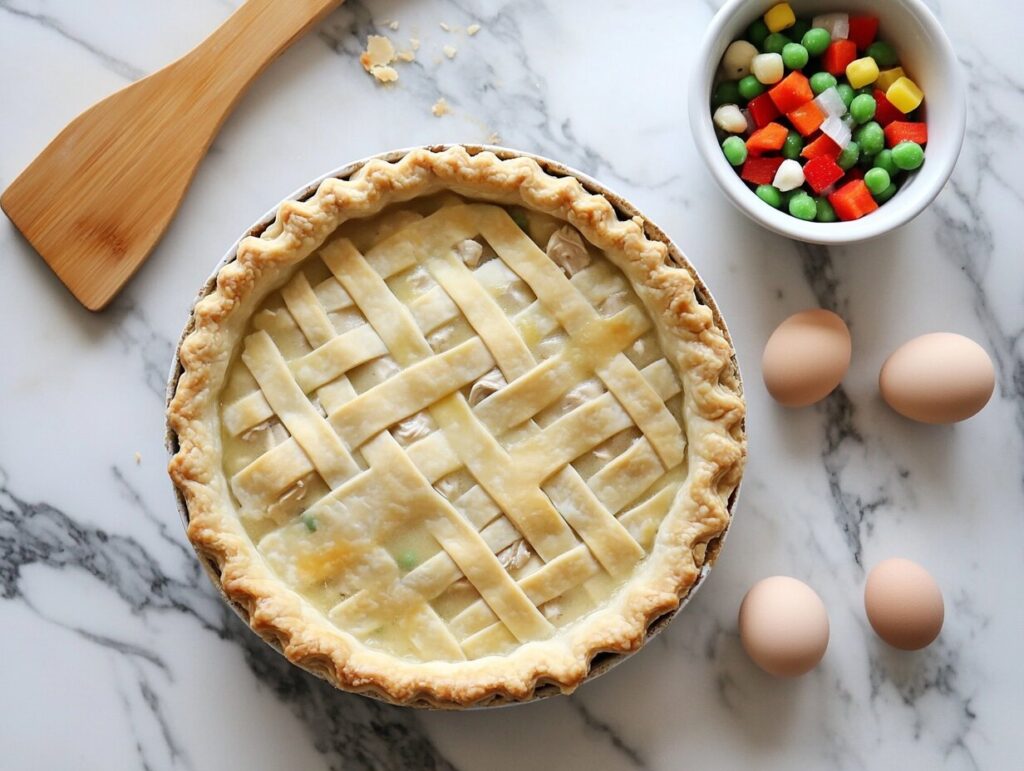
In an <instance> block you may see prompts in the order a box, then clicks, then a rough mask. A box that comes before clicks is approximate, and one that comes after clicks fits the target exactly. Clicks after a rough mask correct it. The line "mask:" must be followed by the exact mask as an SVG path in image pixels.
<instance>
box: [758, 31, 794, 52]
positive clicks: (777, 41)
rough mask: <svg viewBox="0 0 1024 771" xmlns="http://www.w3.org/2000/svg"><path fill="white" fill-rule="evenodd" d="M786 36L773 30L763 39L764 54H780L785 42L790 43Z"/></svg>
mask: <svg viewBox="0 0 1024 771" xmlns="http://www.w3.org/2000/svg"><path fill="white" fill-rule="evenodd" d="M792 42H793V41H792V40H790V39H789V38H788V37H786V36H785V35H783V34H782V33H781V32H773V33H771V34H770V35H769V36H768V37H766V38H765V39H764V52H765V53H766V54H781V53H782V49H783V48H785V47H786V44H787V43H792Z"/></svg>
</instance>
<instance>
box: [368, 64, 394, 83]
mask: <svg viewBox="0 0 1024 771" xmlns="http://www.w3.org/2000/svg"><path fill="white" fill-rule="evenodd" d="M370 74H371V75H373V77H375V78H376V79H377V80H378V81H379V82H381V83H394V82H395V81H396V80H398V70H396V69H395V68H394V67H389V66H387V65H379V66H377V67H374V68H373V69H371V70H370Z"/></svg>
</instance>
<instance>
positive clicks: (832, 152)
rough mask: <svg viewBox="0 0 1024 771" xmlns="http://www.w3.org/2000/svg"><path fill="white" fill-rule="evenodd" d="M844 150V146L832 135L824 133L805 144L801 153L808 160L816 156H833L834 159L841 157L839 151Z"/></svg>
mask: <svg viewBox="0 0 1024 771" xmlns="http://www.w3.org/2000/svg"><path fill="white" fill-rule="evenodd" d="M842 151H843V150H842V148H841V147H840V146H839V145H837V144H836V143H835V141H833V139H832V137H830V136H828V134H822V135H821V136H819V137H818V138H817V139H815V140H814V141H812V142H808V143H807V144H806V145H804V149H803V150H802V151H801V153H800V155H801V156H803V157H804V158H807V159H808V160H813V159H815V158H832V159H833V160H834V159H836V158H838V157H839V153H841V152H842Z"/></svg>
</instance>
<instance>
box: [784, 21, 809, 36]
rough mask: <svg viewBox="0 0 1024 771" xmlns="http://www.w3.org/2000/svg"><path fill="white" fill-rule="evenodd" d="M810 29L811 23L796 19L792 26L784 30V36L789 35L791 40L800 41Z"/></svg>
mask: <svg viewBox="0 0 1024 771" xmlns="http://www.w3.org/2000/svg"><path fill="white" fill-rule="evenodd" d="M810 28H811V22H810V21H809V20H807V19H797V20H796V21H795V22H793V26H792V27H790V28H789V29H787V30H786V34H787V35H789V37H790V39H792V40H800V39H802V38H803V36H804V35H806V34H807V32H808V30H810Z"/></svg>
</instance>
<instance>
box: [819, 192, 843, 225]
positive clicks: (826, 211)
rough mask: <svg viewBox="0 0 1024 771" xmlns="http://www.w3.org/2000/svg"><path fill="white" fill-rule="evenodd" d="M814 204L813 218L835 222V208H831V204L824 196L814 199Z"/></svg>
mask: <svg viewBox="0 0 1024 771" xmlns="http://www.w3.org/2000/svg"><path fill="white" fill-rule="evenodd" d="M814 206H815V208H816V209H817V212H816V213H815V217H814V219H816V220H817V221H818V222H835V221H836V220H837V219H839V217H837V216H836V210H835V209H833V208H832V204H830V203H829V202H828V199H827V198H825V197H824V196H822V197H821V198H817V199H815V201H814Z"/></svg>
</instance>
